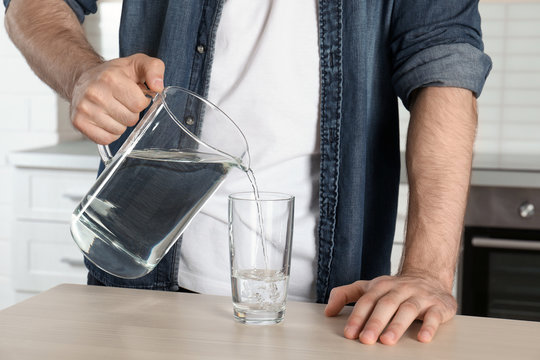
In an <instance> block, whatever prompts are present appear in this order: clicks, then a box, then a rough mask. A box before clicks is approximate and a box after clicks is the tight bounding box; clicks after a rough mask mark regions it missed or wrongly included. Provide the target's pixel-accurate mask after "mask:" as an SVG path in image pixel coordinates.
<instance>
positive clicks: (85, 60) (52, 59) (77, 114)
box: [5, 0, 164, 144]
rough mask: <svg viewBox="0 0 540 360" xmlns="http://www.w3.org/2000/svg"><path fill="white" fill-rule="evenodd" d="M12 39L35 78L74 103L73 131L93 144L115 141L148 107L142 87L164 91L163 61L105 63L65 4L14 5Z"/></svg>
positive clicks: (9, 18) (136, 58)
mask: <svg viewBox="0 0 540 360" xmlns="http://www.w3.org/2000/svg"><path fill="white" fill-rule="evenodd" d="M5 25H6V29H7V31H8V34H9V36H10V37H11V39H12V41H13V42H14V43H15V45H16V46H17V47H18V48H19V50H20V51H21V53H22V54H23V55H24V56H25V58H26V60H27V61H28V64H29V65H30V67H31V68H32V69H33V70H34V72H35V73H36V74H37V75H38V76H39V77H40V78H41V79H42V80H43V81H44V82H46V83H47V84H48V85H49V86H50V87H51V88H53V89H54V90H55V91H56V92H57V93H58V94H59V95H60V96H62V97H64V98H66V99H67V100H68V101H70V103H71V120H72V122H73V125H74V126H75V127H76V128H77V129H79V130H80V131H81V132H82V133H84V134H85V135H86V136H88V137H89V138H90V139H92V140H93V141H95V142H98V143H101V144H108V143H111V142H112V141H114V140H116V139H117V138H118V137H119V136H120V135H121V134H122V133H123V132H124V131H125V129H126V127H127V126H133V125H134V124H135V123H136V122H137V120H138V114H139V112H140V111H142V110H144V108H145V107H146V106H148V103H149V100H148V99H147V98H146V97H145V96H144V92H143V90H141V88H140V86H142V84H143V83H145V82H146V84H147V85H148V87H149V88H150V89H151V90H154V91H160V90H162V88H163V73H164V64H163V62H161V60H158V59H154V58H150V57H148V56H146V55H142V54H137V55H133V56H130V57H127V58H122V59H115V60H111V61H103V59H102V58H101V57H100V56H99V55H98V54H97V53H96V52H95V51H94V50H93V49H92V46H91V45H90V44H89V43H88V41H87V40H86V37H85V34H84V31H83V29H82V27H81V25H80V23H79V21H78V19H77V17H76V16H75V14H74V13H73V11H72V10H71V8H70V7H69V6H68V5H67V4H66V3H65V2H64V1H63V0H40V1H34V0H12V1H11V3H10V5H9V7H8V9H7V12H6V16H5Z"/></svg>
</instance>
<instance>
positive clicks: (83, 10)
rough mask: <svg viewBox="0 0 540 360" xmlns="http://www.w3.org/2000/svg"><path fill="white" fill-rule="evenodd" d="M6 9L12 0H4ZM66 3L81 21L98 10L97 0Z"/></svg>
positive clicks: (73, 0) (68, 0)
mask: <svg viewBox="0 0 540 360" xmlns="http://www.w3.org/2000/svg"><path fill="white" fill-rule="evenodd" d="M3 1H4V6H5V7H6V11H7V9H8V6H9V3H10V2H11V0H3ZM64 1H65V2H66V4H68V5H69V7H70V8H71V9H72V10H73V12H74V13H75V15H76V16H77V19H79V22H81V23H82V22H83V21H84V17H85V16H86V15H89V14H95V13H96V12H97V3H96V2H97V0H64Z"/></svg>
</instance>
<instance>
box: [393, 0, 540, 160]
mask: <svg viewBox="0 0 540 360" xmlns="http://www.w3.org/2000/svg"><path fill="white" fill-rule="evenodd" d="M480 14H481V16H482V30H483V33H484V45H485V51H486V53H487V54H488V55H490V56H491V58H492V60H493V69H492V71H491V74H490V76H489V78H488V80H487V82H486V85H485V88H484V91H483V93H482V95H481V96H480V99H479V100H478V104H479V123H478V136H477V140H476V146H475V151H476V152H477V153H494V154H538V155H540V0H539V1H530V0H529V1H512V0H508V1H480ZM400 115H401V120H400V125H401V129H402V134H401V148H402V149H405V139H406V132H405V129H406V128H407V124H408V119H409V115H408V113H407V111H406V110H405V109H403V108H401V109H400Z"/></svg>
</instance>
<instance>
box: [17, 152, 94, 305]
mask: <svg viewBox="0 0 540 360" xmlns="http://www.w3.org/2000/svg"><path fill="white" fill-rule="evenodd" d="M9 159H10V163H11V164H12V165H13V183H14V216H13V222H12V236H11V239H12V240H11V267H12V269H11V270H12V271H11V277H12V284H13V288H14V290H15V292H16V296H15V298H16V300H17V299H18V300H21V299H23V298H24V297H26V296H27V295H32V294H35V293H38V292H40V291H43V290H46V289H49V288H51V287H53V286H55V285H58V284H60V283H79V284H84V283H86V273H87V272H86V269H85V267H84V264H83V255H82V253H81V252H80V251H79V249H78V247H77V246H76V245H75V243H74V242H73V240H72V238H71V235H70V232H69V222H70V219H71V213H72V211H73V209H75V207H76V206H77V204H78V202H79V201H80V199H81V198H82V197H83V196H84V195H85V194H86V192H87V191H88V189H90V187H91V186H92V184H93V183H94V181H95V178H96V173H97V167H98V164H99V160H98V156H97V151H96V148H95V145H94V144H92V143H89V142H86V141H78V142H70V143H64V144H59V145H56V146H53V147H49V148H43V149H36V150H30V151H22V152H16V153H12V154H10V157H9Z"/></svg>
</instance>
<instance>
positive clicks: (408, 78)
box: [392, 43, 492, 109]
mask: <svg viewBox="0 0 540 360" xmlns="http://www.w3.org/2000/svg"><path fill="white" fill-rule="evenodd" d="M491 66H492V63H491V59H490V57H489V56H488V55H486V54H485V53H484V52H483V51H481V50H479V49H477V48H475V47H474V46H472V45H470V44H466V43H460V44H445V45H437V46H433V47H430V48H428V49H424V50H422V51H420V52H419V53H417V54H416V55H414V56H412V57H411V58H410V59H408V60H407V61H406V62H405V63H404V64H403V65H402V66H400V67H399V68H398V69H397V70H396V71H395V72H394V75H393V76H392V81H393V83H394V89H395V91H396V93H397V95H398V96H399V97H400V98H401V101H403V105H405V107H406V108H407V109H408V108H409V97H410V95H411V93H412V92H413V91H414V90H416V89H418V88H422V87H428V86H438V87H459V88H464V89H469V90H471V91H472V92H473V93H474V95H475V96H476V97H478V96H480V93H481V92H482V88H483V87H484V83H485V82H486V78H487V76H488V74H489V72H490V70H491Z"/></svg>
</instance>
